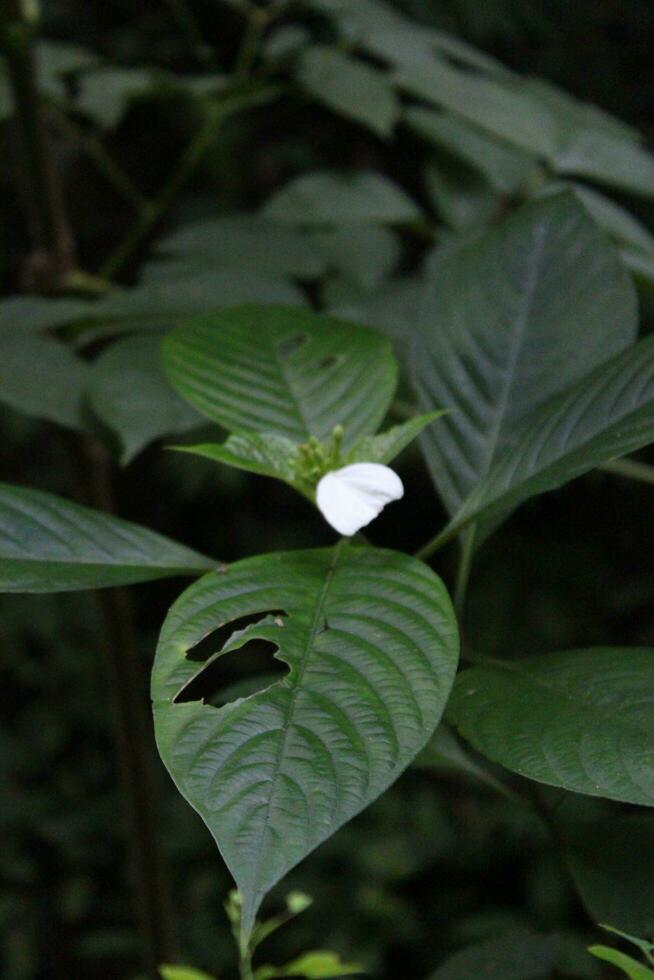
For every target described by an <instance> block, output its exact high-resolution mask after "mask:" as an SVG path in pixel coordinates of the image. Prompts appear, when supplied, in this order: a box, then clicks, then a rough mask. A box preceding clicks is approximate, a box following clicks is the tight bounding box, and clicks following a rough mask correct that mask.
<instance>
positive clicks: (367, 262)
mask: <svg viewBox="0 0 654 980" xmlns="http://www.w3.org/2000/svg"><path fill="white" fill-rule="evenodd" d="M313 240H314V242H315V244H316V247H317V249H318V250H319V251H320V253H321V254H322V255H323V256H324V259H325V262H326V264H327V267H328V269H329V270H330V271H332V270H334V271H336V272H337V273H338V274H339V275H340V276H341V278H342V279H344V280H346V281H347V282H349V283H352V284H353V285H354V286H359V287H361V288H363V289H372V288H373V287H375V286H377V285H378V284H379V283H380V282H381V281H382V280H383V279H386V278H387V277H388V276H389V275H390V274H391V272H392V270H393V268H394V267H395V266H396V265H397V263H398V260H399V258H400V246H399V243H398V240H397V238H396V237H395V235H394V233H393V232H392V231H391V230H390V229H389V228H386V227H384V226H383V225H357V224H342V225H338V226H337V227H335V228H329V229H324V230H321V231H316V232H314V235H313Z"/></svg>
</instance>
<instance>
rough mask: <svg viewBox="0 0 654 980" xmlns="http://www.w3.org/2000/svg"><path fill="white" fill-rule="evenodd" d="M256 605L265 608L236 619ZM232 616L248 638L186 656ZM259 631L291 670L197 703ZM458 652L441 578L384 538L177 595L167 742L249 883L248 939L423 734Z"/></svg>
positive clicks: (185, 790) (225, 577) (162, 732)
mask: <svg viewBox="0 0 654 980" xmlns="http://www.w3.org/2000/svg"><path fill="white" fill-rule="evenodd" d="M253 615H259V616H260V617H261V618H260V619H259V620H258V622H256V623H251V625H249V626H246V627H245V628H244V629H238V627H239V626H240V625H242V622H241V623H238V622H235V621H237V620H241V621H242V620H243V617H249V618H250V621H251V618H252V616H253ZM230 623H234V629H235V632H234V633H233V634H232V636H231V637H230V638H229V639H228V640H227V642H226V643H224V644H223V646H222V647H221V648H220V649H218V650H217V651H216V653H215V654H214V655H213V656H212V657H210V658H209V660H208V661H207V662H206V663H204V664H198V662H197V659H196V660H195V661H194V660H193V659H189V653H191V656H192V650H193V648H194V647H195V646H196V645H197V644H198V643H199V642H200V641H201V640H206V638H208V637H209V636H210V634H211V633H212V631H214V630H216V629H218V628H219V627H223V626H225V625H226V624H230ZM253 639H257V640H260V641H261V640H263V641H267V642H268V643H270V644H274V645H275V646H276V647H277V648H278V651H279V652H278V654H276V656H277V658H278V659H279V660H281V661H283V662H284V663H286V664H287V665H288V667H289V673H288V675H287V676H286V677H285V678H284V679H283V680H281V681H278V682H276V683H273V684H272V685H271V686H268V687H266V688H265V689H264V690H261V691H259V692H257V693H255V694H253V695H251V696H250V697H247V698H243V699H240V700H237V701H234V702H232V703H228V704H226V705H224V706H223V707H220V708H215V707H213V706H212V705H210V704H206V703H204V702H202V701H192V700H189V698H190V696H191V695H190V691H192V689H191V687H190V686H191V684H192V683H193V682H194V681H195V680H196V678H198V677H199V676H200V675H202V673H203V672H204V671H205V669H206V667H207V665H208V663H213V664H214V665H215V666H216V667H217V668H219V667H220V660H219V658H220V657H221V656H222V655H223V654H225V653H227V652H230V651H234V650H240V649H241V647H243V646H244V645H245V643H247V642H248V641H250V640H253ZM217 646H220V644H219V643H218V642H217ZM457 649H458V640H457V629H456V621H455V618H454V613H453V610H452V607H451V604H450V601H449V598H448V596H447V593H446V591H445V589H444V587H443V585H442V583H441V582H440V580H439V579H438V577H437V576H436V575H435V574H434V573H433V572H432V571H431V570H430V569H429V568H428V567H427V566H426V565H423V564H422V563H420V562H418V561H416V559H414V558H410V557H408V556H406V555H401V554H398V553H396V552H390V551H381V550H377V549H372V548H355V547H352V546H347V545H339V546H337V547H336V548H335V549H326V550H318V551H304V552H287V553H282V554H272V555H263V556H260V557H257V558H251V559H246V560H245V561H240V562H237V563H236V564H234V565H232V566H230V567H229V568H227V569H226V570H225V571H223V572H218V573H215V574H210V575H207V576H205V577H204V578H203V579H201V580H200V581H199V582H198V583H196V585H195V586H193V587H191V588H190V589H188V590H187V591H186V592H184V593H183V595H182V596H181V597H180V598H179V599H178V600H177V602H176V603H175V604H174V606H173V607H172V609H171V611H170V613H169V615H168V618H167V619H166V621H165V623H164V626H163V629H162V633H161V638H160V642H159V646H158V650H157V656H156V661H155V665H154V671H153V679H152V696H153V701H154V714H155V729H156V735H157V742H158V745H159V751H160V753H161V756H162V758H163V760H164V762H165V764H166V766H167V767H168V769H169V771H170V773H171V775H172V777H173V779H174V781H175V783H176V785H177V787H178V789H179V790H180V792H181V793H182V795H183V796H184V797H185V798H186V799H187V800H188V801H189V803H190V804H191V805H192V806H193V807H194V808H195V809H196V810H197V811H198V813H199V814H200V815H201V816H202V818H203V819H204V821H205V822H206V824H207V826H208V827H209V829H210V830H211V832H212V834H213V836H214V837H215V839H216V842H217V844H218V846H219V848H220V850H221V852H222V854H223V857H224V858H225V860H226V862H227V865H228V866H229V868H230V871H231V872H232V874H233V875H234V878H235V879H236V882H237V884H238V887H239V889H240V892H241V894H242V896H243V912H242V923H243V931H244V934H245V937H246V938H247V936H248V935H249V934H250V932H251V930H252V927H253V924H254V917H255V914H256V911H257V909H258V907H259V905H260V903H261V900H262V898H263V896H264V895H265V894H266V892H267V891H268V890H269V889H270V888H271V887H272V886H273V885H274V884H275V883H276V882H277V881H279V879H280V878H281V877H282V876H283V875H284V874H285V873H286V872H287V871H288V870H289V869H290V868H291V867H293V865H295V864H297V862H298V861H300V860H301V859H302V858H303V857H304V856H305V855H306V854H308V853H309V852H310V851H311V850H313V848H315V847H316V846H317V845H318V844H320V843H321V841H323V840H325V838H327V837H329V836H330V835H331V834H333V833H334V831H335V830H337V829H338V827H340V826H341V825H342V824H343V823H345V822H346V821H347V820H349V819H350V818H351V817H353V816H354V814H356V813H358V812H359V811H360V810H361V809H363V808H364V807H365V806H367V804H369V803H371V802H372V800H374V799H375V798H376V797H377V796H379V794H380V793H381V792H383V790H384V789H386V787H387V786H389V785H390V784H391V783H392V782H393V781H394V780H395V779H396V778H397V777H398V776H399V774H400V773H401V772H402V770H403V769H404V768H405V767H406V766H407V765H408V764H409V762H410V761H411V760H412V759H413V757H414V756H415V755H416V753H417V752H418V751H419V750H420V749H421V748H422V747H423V745H424V744H425V743H426V741H427V740H428V738H429V736H430V735H431V733H432V732H433V730H434V728H435V726H436V725H437V723H438V721H439V719H440V716H441V713H442V710H443V707H444V705H445V702H446V700H447V697H448V694H449V691H450V688H451V685H452V682H453V678H454V672H455V670H456V662H457ZM217 658H218V662H217V664H216V659H217Z"/></svg>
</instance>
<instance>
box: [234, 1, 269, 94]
mask: <svg viewBox="0 0 654 980" xmlns="http://www.w3.org/2000/svg"><path fill="white" fill-rule="evenodd" d="M271 18H272V15H271V12H270V11H269V10H265V9H264V8H263V7H255V6H254V5H252V6H251V8H250V10H249V11H248V15H247V21H246V24H245V30H244V31H243V39H242V41H241V46H240V48H239V50H238V54H237V55H236V62H235V64H234V74H235V75H236V77H237V78H247V76H248V75H249V74H250V72H251V71H252V68H253V66H254V62H255V61H256V57H257V54H258V52H259V45H260V43H261V38H262V37H263V33H264V31H265V30H266V27H267V26H268V24H269V23H270V20H271Z"/></svg>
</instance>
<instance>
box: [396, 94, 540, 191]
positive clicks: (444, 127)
mask: <svg viewBox="0 0 654 980" xmlns="http://www.w3.org/2000/svg"><path fill="white" fill-rule="evenodd" d="M403 118H404V120H405V121H406V123H407V124H408V125H409V126H410V127H411V128H412V129H414V130H415V131H416V132H417V133H418V135H420V136H422V137H423V138H424V139H426V140H428V141H429V142H430V143H433V144H434V145H435V146H437V147H441V148H443V149H445V150H447V151H448V152H449V153H451V154H453V155H454V156H455V157H458V158H459V159H461V160H464V161H465V163H467V164H468V166H471V167H474V169H475V170H478V171H479V172H480V173H482V174H483V175H484V176H485V177H486V179H487V180H488V181H489V183H490V184H491V185H492V186H493V187H494V188H495V190H498V191H502V192H504V193H507V192H512V191H515V190H516V189H518V188H520V187H522V186H523V185H524V184H525V182H526V181H527V179H528V177H529V175H530V173H532V172H533V170H534V169H535V166H536V159H535V158H534V157H533V156H530V155H529V154H527V153H524V152H522V151H521V150H519V149H516V147H514V146H512V145H511V144H510V143H507V142H506V141H505V140H502V139H498V138H496V137H492V136H490V135H489V134H488V133H486V132H484V130H482V129H478V128H477V127H476V126H473V125H470V123H467V122H465V121H464V120H463V119H459V118H457V117H456V116H453V115H450V114H449V113H446V112H436V111H434V110H433V109H424V108H412V109H407V110H406V112H405V114H404V117H403Z"/></svg>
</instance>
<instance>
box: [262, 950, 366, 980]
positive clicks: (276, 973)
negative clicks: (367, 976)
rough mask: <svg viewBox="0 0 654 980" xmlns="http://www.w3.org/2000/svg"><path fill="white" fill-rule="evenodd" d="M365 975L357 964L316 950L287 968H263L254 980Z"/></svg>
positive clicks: (325, 979)
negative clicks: (345, 961)
mask: <svg viewBox="0 0 654 980" xmlns="http://www.w3.org/2000/svg"><path fill="white" fill-rule="evenodd" d="M361 973H365V970H364V968H363V967H362V966H360V965H359V964H357V963H343V961H342V960H341V958H340V956H339V955H338V954H337V953H330V952H329V951H328V950H324V949H316V950H311V952H308V953H302V955H301V956H298V957H297V959H295V960H292V961H291V962H290V963H286V965H285V966H280V967H274V966H261V967H259V969H258V970H256V971H255V974H254V980H276V978H277V977H281V978H284V977H307V978H308V980H329V978H330V977H332V978H334V977H335V978H338V977H351V976H354V975H355V974H357V975H358V974H361Z"/></svg>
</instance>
